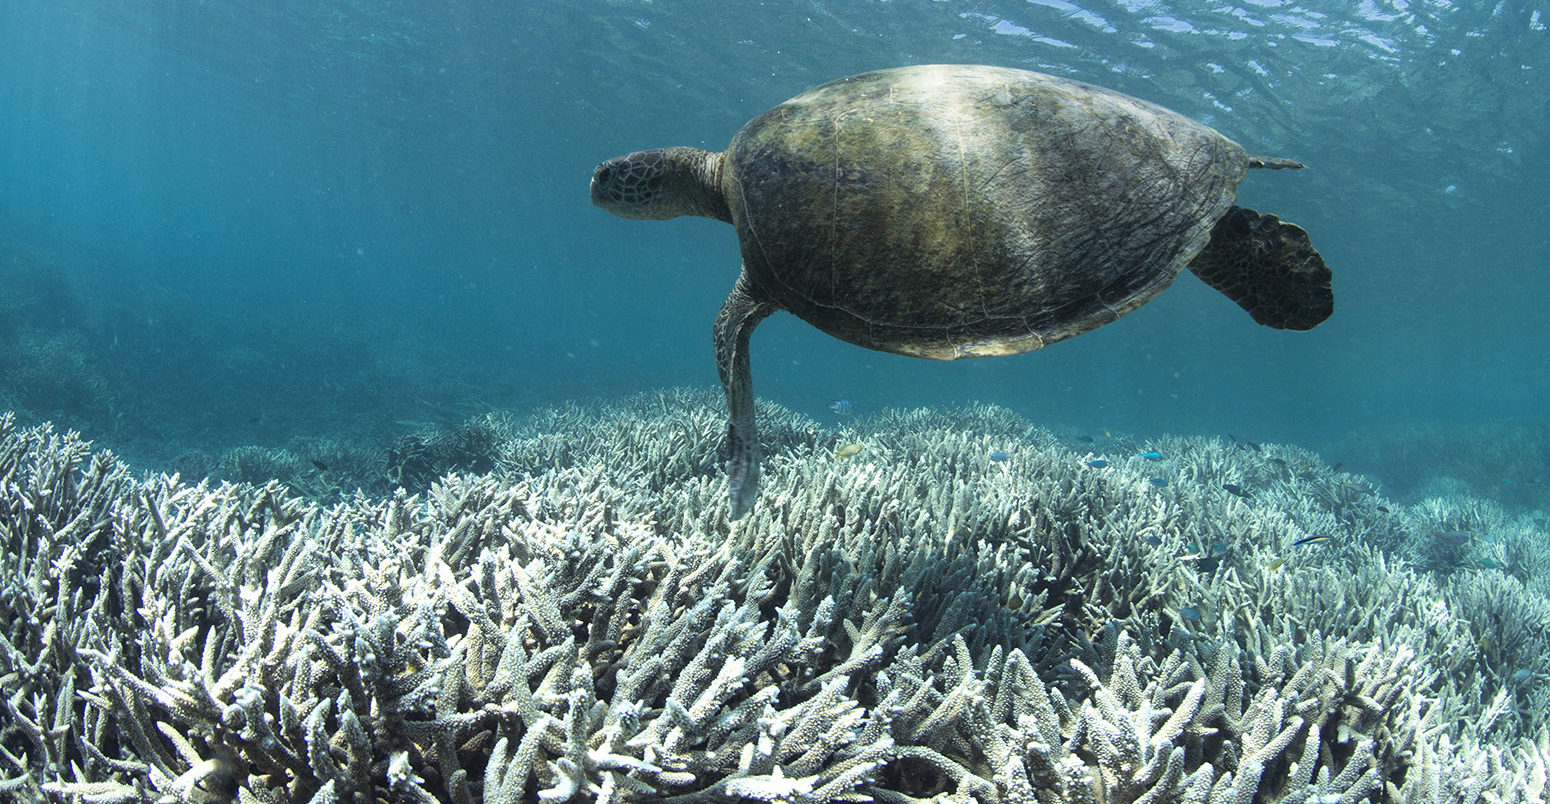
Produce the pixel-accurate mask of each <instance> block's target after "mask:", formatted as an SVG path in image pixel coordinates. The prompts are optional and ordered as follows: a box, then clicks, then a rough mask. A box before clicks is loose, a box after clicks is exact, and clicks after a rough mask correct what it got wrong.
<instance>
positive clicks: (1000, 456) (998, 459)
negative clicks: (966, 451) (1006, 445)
mask: <svg viewBox="0 0 1550 804" xmlns="http://www.w3.org/2000/svg"><path fill="white" fill-rule="evenodd" d="M985 457H987V458H989V459H990V461H991V462H992V463H1002V462H1005V461H1010V460H1012V453H1010V452H1001V451H999V450H998V451H996V452H992V453H990V454H989V455H987V456H985Z"/></svg>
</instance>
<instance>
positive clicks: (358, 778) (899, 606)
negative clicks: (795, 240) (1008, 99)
mask: <svg viewBox="0 0 1550 804" xmlns="http://www.w3.org/2000/svg"><path fill="white" fill-rule="evenodd" d="M1547 28H1550V8H1546V7H1545V6H1544V3H1542V2H1538V0H1501V1H1500V2H1495V3H1465V2H1444V1H1443V0H1411V1H1408V2H1407V0H1361V1H1360V2H1352V0H1306V1H1304V2H1295V1H1294V0H1287V1H1286V2H1281V1H1280V0H1222V2H1177V3H1175V2H1161V1H1160V0H1158V1H1154V0H982V1H979V2H965V1H961V0H832V1H831V2H816V1H815V0H778V1H777V0H772V1H771V2H744V1H743V0H730V1H729V0H554V1H553V2H548V1H545V2H539V1H537V0H510V1H508V2H496V1H495V0H473V2H458V0H446V1H444V2H432V3H410V2H402V1H401V0H305V1H304V0H264V1H263V2H236V1H235V0H179V1H178V2H170V1H169V0H111V1H108V0H5V2H4V3H0V705H3V707H4V709H3V713H0V800H17V801H38V800H50V801H59V802H74V801H98V802H108V801H114V802H153V801H180V802H200V803H201V804H203V803H204V802H226V801H239V802H275V803H281V802H283V803H285V804H291V803H292V802H294V803H295V804H303V803H304V802H307V803H315V804H328V802H337V801H349V802H367V801H404V802H431V801H448V802H460V803H461V804H473V803H474V802H481V801H488V802H492V804H516V802H527V801H536V800H540V799H541V800H545V801H556V802H558V801H576V802H583V803H585V802H603V801H612V802H624V801H658V800H665V801H674V802H690V801H695V802H729V803H730V802H744V801H778V802H787V803H788V804H795V803H796V802H810V803H811V804H824V803H825V802H838V801H858V800H873V801H887V802H926V801H933V802H940V804H948V802H958V803H959V804H962V803H963V802H987V803H989V802H1007V803H1008V804H1011V803H1012V802H1038V803H1039V804H1084V803H1087V804H1090V802H1092V801H1108V802H1136V801H1150V802H1163V801H1174V802H1176V801H1194V802H1211V804H1222V803H1223V802H1236V804H1246V803H1248V802H1253V803H1254V804H1318V803H1319V802H1323V803H1325V804H1327V803H1328V802H1335V801H1341V802H1352V803H1354V802H1374V804H1378V803H1379V802H1381V803H1382V804H1389V802H1395V803H1396V804H1397V802H1406V804H1421V803H1426V804H1487V803H1491V804H1546V802H1547V801H1550V725H1547V724H1550V550H1546V549H1545V545H1546V544H1547V543H1550V514H1547V511H1550V505H1547V502H1546V499H1547V496H1550V421H1547V415H1546V402H1545V400H1546V399H1547V398H1550V361H1547V359H1546V352H1547V346H1550V317H1547V316H1546V315H1545V299H1546V298H1547V297H1550V270H1547V269H1550V256H1547V255H1550V232H1547V227H1546V203H1545V188H1546V187H1547V186H1550V76H1547V70H1550V30H1547ZM933 63H948V64H952V63H957V64H986V65H997V66H1002V67H1013V68H1024V69H1028V70H1035V71H1040V72H1044V73H1049V74H1052V75H1055V76H1059V77H1063V78H1069V79H1076V80H1079V81H1084V82H1088V83H1091V84H1094V85H1098V86H1102V87H1107V88H1110V89H1113V90H1117V91H1119V92H1122V93H1125V94H1127V95H1130V96H1134V97H1137V98H1141V99H1144V100H1146V101H1151V102H1154V103H1156V104H1160V105H1162V106H1165V107H1167V108H1170V109H1173V110H1175V111H1177V112H1180V113H1182V114H1184V115H1187V116H1189V117H1190V118H1193V119H1195V120H1198V121H1200V122H1202V123H1204V124H1207V125H1209V126H1211V127H1214V128H1215V129H1217V130H1219V131H1220V132H1222V133H1223V134H1225V135H1226V136H1228V137H1230V138H1231V139H1233V140H1234V141H1236V142H1238V143H1241V144H1242V146H1243V147H1244V148H1245V149H1246V150H1247V151H1248V152H1249V153H1251V154H1259V155H1265V156H1269V157H1279V158H1285V159H1291V160H1297V161H1299V162H1302V163H1305V164H1306V166H1307V169H1306V170H1281V171H1269V170H1255V171H1250V175H1248V176H1247V178H1245V179H1244V181H1243V182H1242V184H1241V185H1240V186H1239V188H1238V189H1239V193H1238V199H1239V202H1240V203H1242V204H1243V205H1245V206H1248V207H1253V208H1255V209H1259V210H1263V211H1265V212H1273V213H1275V214H1276V215H1279V216H1281V217H1282V218H1283V219H1285V220H1286V221H1290V222H1294V223H1296V224H1297V225H1299V226H1301V227H1303V228H1305V229H1306V230H1307V232H1308V233H1309V235H1310V237H1311V238H1312V243H1313V244H1314V245H1315V246H1316V247H1317V249H1318V251H1319V252H1320V253H1321V254H1322V255H1323V258H1324V259H1325V260H1326V261H1327V263H1328V266H1329V268H1330V269H1331V270H1332V272H1333V277H1334V278H1333V292H1334V314H1333V316H1332V317H1331V318H1329V320H1327V321H1325V322H1324V323H1322V324H1320V325H1319V326H1317V327H1316V328H1314V329H1312V330H1311V331H1308V332H1288V331H1277V330H1273V329H1269V328H1267V327H1261V326H1259V325H1257V324H1255V323H1254V321H1253V320H1252V319H1251V318H1250V316H1249V315H1246V314H1245V312H1244V310H1243V309H1240V308H1239V307H1238V306H1237V305H1235V304H1233V303H1232V302H1231V301H1230V300H1228V299H1226V298H1224V297H1223V295H1222V294H1220V293H1218V292H1217V291H1215V290H1213V289H1211V288H1210V287H1208V286H1207V285H1206V284H1205V283H1203V282H1202V281H1200V280H1199V279H1197V278H1196V277H1195V276H1193V275H1184V276H1180V277H1179V278H1178V281H1177V282H1176V283H1175V284H1174V285H1173V286H1172V287H1171V288H1170V289H1168V290H1166V291H1165V292H1163V293H1162V294H1161V295H1160V296H1158V297H1157V298H1156V299H1155V300H1153V301H1151V302H1149V303H1147V304H1145V305H1144V306H1143V307H1141V308H1139V309H1137V310H1136V311H1135V312H1133V313H1131V314H1129V315H1126V316H1124V317H1123V318H1121V319H1119V320H1117V321H1115V322H1113V323H1110V324H1108V325H1106V326H1103V327H1100V328H1098V329H1096V330H1093V331H1091V332H1089V333H1086V334H1083V335H1082V336H1081V337H1077V338H1073V339H1071V340H1069V341H1065V342H1060V343H1056V344H1054V345H1052V346H1050V347H1049V348H1046V349H1042V350H1039V351H1036V352H1033V353H1030V354H1023V355H1017V356H1007V357H992V358H985V359H973V360H959V361H953V362H936V361H930V360H921V359H914V358H909V357H903V356H898V355H893V354H886V353H882V352H875V351H869V350H867V349H863V348H860V347H857V346H853V345H850V344H848V343H844V342H841V341H839V340H837V339H835V338H832V337H829V336H827V335H825V334H823V333H821V332H819V331H818V330H817V329H815V328H814V327H812V326H810V325H808V324H807V323H805V322H803V321H802V320H800V319H798V318H796V317H795V316H793V315H790V314H787V313H777V314H775V315H773V316H771V317H770V318H769V319H768V321H766V322H765V323H763V324H762V325H761V326H760V327H759V329H758V331H757V333H755V334H754V335H753V338H752V348H751V354H752V371H753V390H754V393H755V395H756V396H757V399H758V400H759V406H758V420H759V426H760V433H759V435H760V442H759V446H760V447H761V449H762V451H763V460H762V464H759V465H760V466H761V467H762V472H763V476H762V480H761V482H760V484H759V488H758V494H757V495H755V494H752V493H749V494H747V495H746V499H745V500H743V501H744V502H747V501H752V508H751V510H750V511H747V512H743V511H740V510H738V508H737V507H736V506H735V505H733V504H731V501H729V491H730V492H731V494H732V495H733V498H732V499H733V500H738V499H742V498H739V497H737V496H736V494H737V491H736V489H737V486H736V485H735V484H733V483H729V476H731V477H732V478H733V479H734V480H736V479H739V478H741V477H745V476H744V475H740V474H739V473H738V471H737V470H738V469H739V468H740V464H738V463H737V461H736V457H737V455H739V454H744V455H746V454H747V453H746V452H744V453H738V452H736V451H732V452H731V453H730V454H732V455H733V460H732V461H731V462H730V463H731V468H732V470H733V471H732V472H730V473H729V472H728V464H729V461H728V454H729V451H728V449H727V447H728V442H729V441H731V442H735V439H731V438H729V437H728V426H727V407H726V401H725V399H724V398H723V395H722V389H721V386H720V383H719V378H718V374H717V369H716V363H715V356H714V354H713V349H712V343H711V328H712V322H713V320H714V319H715V317H716V315H717V311H718V310H719V309H720V308H721V306H722V303H723V301H724V300H725V299H726V298H727V297H728V292H729V291H730V290H731V289H732V287H733V283H734V281H735V280H736V278H737V276H738V271H739V261H740V251H739V248H738V243H737V237H736V233H735V232H734V230H733V228H732V227H730V226H727V225H726V224H724V223H721V222H718V221H715V220H709V219H705V218H693V217H684V218H679V219H675V220H669V221H639V220H626V219H624V218H621V217H616V216H614V215H611V214H609V213H608V212H607V211H605V210H603V209H599V208H598V207H596V206H594V205H593V203H592V201H591V198H590V196H589V182H590V180H591V179H592V177H593V171H594V168H595V167H596V166H598V165H599V163H600V162H602V160H606V159H610V158H612V157H615V156H618V155H621V154H626V153H630V152H633V151H637V150H640V149H646V148H654V147H661V146H692V147H695V148H702V149H707V150H710V151H721V150H722V149H724V148H726V147H727V144H728V142H729V141H730V140H731V138H732V137H733V135H734V134H735V133H736V132H737V131H738V130H739V129H740V128H741V127H742V126H743V125H744V123H745V122H747V121H748V120H750V119H751V118H754V117H755V116H756V115H758V114H759V113H761V112H762V111H764V110H766V109H769V108H770V107H772V106H775V105H776V104H779V103H781V102H782V101H784V100H786V99H788V98H791V97H793V96H795V95H797V94H798V93H801V92H803V91H805V90H807V89H809V88H811V87H814V86H817V85H819V84H822V83H825V82H827V81H830V80H832V79H836V78H840V77H843V76H847V75H852V74H856V73H861V72H864V71H872V70H878V69H882V68H891V67H898V66H904V65H916V64H933ZM677 153H682V152H677ZM1085 200H1086V198H1085V197H1084V198H1082V199H1078V201H1077V203H1082V202H1083V201H1085ZM1184 273H1185V274H1189V273H1190V272H1184ZM1219 276H1220V274H1219ZM751 486H752V484H747V485H746V486H744V488H748V489H751ZM742 514H746V515H742ZM740 515H742V516H740Z"/></svg>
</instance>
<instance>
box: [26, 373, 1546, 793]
mask: <svg viewBox="0 0 1550 804" xmlns="http://www.w3.org/2000/svg"><path fill="white" fill-rule="evenodd" d="M715 400H716V397H715V396H713V395H711V394H708V393H701V392H689V391H672V392H664V393H661V394H653V395H648V396H643V397H638V398H635V399H631V400H627V401H625V402H620V403H614V404H611V405H594V406H584V405H572V406H566V407H562V408H557V409H554V410H551V411H546V412H542V413H539V414H536V415H534V416H532V417H530V418H528V419H526V420H524V421H520V422H517V421H512V422H508V423H507V425H506V426H507V427H509V435H507V436H503V437H504V439H505V440H504V442H503V443H502V444H501V445H500V449H499V460H498V462H497V463H498V466H497V471H496V472H494V473H493V474H488V475H482V476H470V475H457V474H449V475H446V476H444V477H442V478H441V479H440V480H438V481H437V482H435V484H434V485H433V486H432V487H431V488H430V490H429V491H428V492H426V493H424V494H410V493H408V492H404V491H399V492H397V493H395V494H391V495H387V496H383V497H372V496H368V495H366V494H364V493H357V494H355V495H354V496H352V497H351V498H349V499H347V500H344V501H341V502H338V503H335V504H333V505H330V506H327V507H325V506H321V505H319V504H317V503H314V502H309V501H306V500H304V499H301V498H298V497H295V496H293V495H292V494H291V493H290V492H289V491H288V490H286V489H285V488H284V487H282V486H281V485H280V484H278V483H274V482H270V483H264V484H254V483H223V484H219V485H216V484H214V483H210V482H200V483H193V484H190V483H186V482H183V481H182V480H180V479H178V478H176V477H167V476H159V475H157V476H148V477H143V478H137V477H136V476H135V475H134V474H133V473H132V472H131V471H130V470H129V469H128V468H127V467H125V466H123V465H122V464H119V463H117V462H116V461H115V460H114V459H113V458H112V456H110V455H107V454H104V453H98V454H93V453H92V451H91V450H90V448H89V445H87V444H86V443H84V442H83V441H82V440H80V439H79V438H78V437H76V436H74V435H71V434H66V435H59V434H57V433H55V432H53V431H52V430H50V429H49V428H48V427H46V426H45V427H35V428H21V427H18V426H17V425H16V424H15V422H14V420H13V419H11V418H10V417H9V416H3V417H0V550H3V552H0V629H3V630H0V706H3V707H4V717H3V718H0V792H3V793H9V794H10V795H12V796H14V797H16V798H18V799H22V800H30V799H34V798H50V799H54V800H62V801H63V800H68V801H95V802H108V801H162V800H165V801H190V802H207V801H232V800H235V801H242V802H331V801H350V802H371V801H376V800H384V801H410V802H416V801H427V802H428V801H454V802H475V801H487V802H518V801H531V800H535V799H538V800H544V801H628V800H662V801H675V802H691V801H703V802H716V801H725V802H736V801H782V802H824V801H855V800H868V799H870V800H874V801H885V802H913V801H922V800H934V801H942V802H967V801H983V802H1009V803H1010V802H1028V803H1030V804H1033V803H1036V804H1057V803H1058V804H1078V803H1079V802H1081V803H1086V802H1095V803H1096V802H1103V803H1104V804H1110V803H1111V802H1147V803H1148V804H1152V803H1154V802H1205V803H1206V804H1216V803H1217V802H1221V803H1222V804H1228V803H1231V804H1250V803H1251V802H1310V803H1311V802H1356V801H1362V800H1367V801H1382V802H1390V801H1392V802H1493V803H1498V804H1506V803H1507V802H1543V801H1544V800H1545V793H1546V784H1547V782H1546V774H1547V763H1550V738H1547V737H1546V735H1545V731H1544V726H1545V724H1544V723H1543V722H1542V718H1543V712H1544V711H1545V710H1544V703H1545V695H1544V692H1543V690H1544V688H1545V681H1546V679H1545V678H1543V677H1542V676H1543V673H1544V668H1540V667H1539V666H1538V665H1532V666H1526V665H1523V664H1522V663H1523V662H1525V661H1527V658H1526V657H1531V656H1533V655H1535V653H1534V652H1535V651H1538V655H1539V656H1541V657H1542V656H1543V655H1544V654H1545V653H1546V652H1547V649H1550V643H1547V636H1546V633H1545V629H1544V627H1543V623H1544V622H1546V620H1544V619H1539V620H1535V619H1532V618H1529V617H1526V616H1525V613H1532V614H1533V615H1534V616H1536V617H1543V615H1542V614H1541V613H1542V612H1545V611H1546V610H1547V609H1546V602H1545V597H1544V590H1543V588H1542V587H1541V586H1539V585H1538V584H1534V583H1529V584H1524V583H1522V582H1519V581H1518V580H1517V579H1515V578H1513V577H1512V576H1510V575H1506V574H1504V573H1502V572H1500V571H1499V570H1494V569H1478V568H1476V569H1469V570H1465V571H1460V572H1456V573H1454V574H1453V575H1451V576H1443V575H1439V574H1436V573H1429V572H1425V571H1423V570H1421V569H1419V568H1416V567H1414V566H1412V565H1411V564H1410V563H1408V562H1406V561H1404V560H1403V559H1401V558H1397V557H1396V556H1395V555H1393V554H1392V550H1393V548H1394V547H1395V546H1396V545H1403V544H1408V543H1410V542H1411V541H1413V540H1414V539H1415V535H1414V533H1415V532H1416V529H1417V527H1418V525H1417V523H1423V524H1425V523H1427V522H1429V520H1426V519H1425V518H1426V516H1427V514H1426V511H1425V510H1422V509H1421V508H1408V509H1407V508H1404V507H1399V506H1393V507H1392V508H1391V506H1390V505H1389V504H1388V503H1386V501H1384V500H1382V498H1380V497H1378V496H1377V495H1376V494H1375V493H1374V490H1373V489H1372V488H1371V487H1370V486H1367V485H1366V484H1365V483H1364V481H1362V480H1361V479H1360V478H1357V477H1355V476H1352V475H1345V474H1341V473H1339V472H1336V471H1334V470H1333V469H1331V468H1329V467H1327V466H1325V465H1324V464H1323V463H1322V461H1319V460H1318V459H1317V457H1316V456H1314V455H1312V454H1311V453H1307V452H1305V451H1301V450H1296V449H1294V448H1289V447H1282V446H1277V445H1255V446H1254V448H1253V449H1245V448H1242V447H1241V446H1236V445H1233V444H1230V443H1224V442H1222V441H1220V440H1216V439H1176V438H1168V439H1158V440H1155V441H1149V442H1145V443H1137V444H1135V445H1133V446H1132V445H1129V444H1127V445H1125V447H1124V451H1123V452H1121V451H1118V450H1117V449H1111V450H1110V452H1109V454H1107V455H1106V457H1104V456H1100V455H1098V454H1096V453H1094V452H1093V445H1090V444H1082V443H1077V444H1067V443H1065V442H1064V441H1063V440H1062V439H1059V438H1057V437H1056V436H1054V435H1052V434H1050V433H1047V432H1045V431H1042V430H1039V429H1037V428H1033V427H1030V426H1029V425H1028V423H1027V422H1025V421H1023V420H1021V419H1019V418H1018V417H1016V416H1014V415H1012V414H1011V413H1009V412H1007V411H1004V410H1000V409H996V408H988V407H977V408H970V409H966V410H958V411H946V412H933V411H900V412H890V413H887V414H883V415H879V416H876V417H873V418H871V419H864V420H854V421H851V422H850V423H849V427H848V428H847V429H846V430H844V431H841V432H829V431H826V430H824V429H823V428H821V427H819V426H817V425H816V424H815V423H813V422H811V421H808V420H806V419H803V418H802V417H799V416H796V415H793V414H791V413H789V412H786V411H783V410H780V409H779V408H776V407H774V406H766V408H765V409H764V410H761V411H760V416H761V419H762V420H763V421H765V422H766V423H767V425H766V430H765V432H766V438H767V443H766V455H767V457H766V459H765V460H766V466H765V477H764V483H763V488H762V492H761V493H762V499H761V500H760V503H759V505H758V506H756V508H755V510H754V512H753V513H752V514H751V515H750V516H749V517H748V518H747V519H745V520H743V521H739V522H737V523H735V524H734V523H729V522H728V520H727V509H726V494H725V488H724V486H723V485H721V484H722V483H723V482H724V481H723V480H722V479H721V478H720V476H719V473H718V472H717V471H716V463H717V454H716V452H717V445H718V443H719V440H720V436H721V427H720V426H719V423H720V422H721V415H720V413H719V412H718V409H717V407H716V401H715ZM842 444H860V445H861V446H862V448H861V450H860V452H859V454H856V455H855V456H854V457H851V458H849V459H840V458H837V457H835V451H836V448H837V447H838V446H840V445H842ZM1143 451H1144V452H1145V453H1146V454H1145V455H1143V454H1141V453H1142V452H1143ZM1151 453H1156V456H1157V457H1156V458H1152V457H1147V456H1148V455H1150V454H1151ZM992 454H995V455H996V457H995V458H994V459H993V458H992V457H991V456H992ZM1099 457H1104V462H1100V461H1098V460H1097V459H1098V458H1099ZM1094 463H1099V464H1100V465H1098V466H1094V465H1093V464H1094ZM1159 480H1164V481H1166V482H1158V481H1159ZM1225 484H1231V485H1232V486H1233V488H1235V489H1237V492H1236V493H1234V492H1232V491H1229V490H1227V489H1225V488H1224V485H1225ZM1245 495H1246V496H1245ZM1426 526H1427V527H1429V524H1426ZM1524 527H1528V526H1527V525H1525V526H1524ZM1309 536H1322V537H1326V540H1325V541H1322V542H1318V543H1314V544H1303V545H1296V544H1294V543H1295V542H1298V541H1299V540H1302V539H1305V538H1306V537H1309ZM1386 551H1389V552H1386ZM1487 600H1490V601H1492V605H1491V606H1490V607H1487V606H1485V605H1484V602H1485V601H1487ZM1512 618H1517V619H1519V620H1522V622H1521V623H1519V624H1518V626H1521V627H1517V626H1514V625H1512V624H1510V623H1508V622H1505V621H1504V620H1510V619H1512ZM1499 620H1501V621H1499ZM1493 629H1494V630H1493ZM1486 634H1490V635H1491V636H1490V637H1489V638H1490V639H1491V640H1494V642H1493V643H1492V644H1485V638H1486V637H1485V635H1486ZM1540 661H1542V658H1541V660H1540ZM1520 670H1526V671H1527V675H1524V673H1522V672H1519V671H1520ZM1536 707H1537V708H1536ZM1536 713H1537V714H1536Z"/></svg>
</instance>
